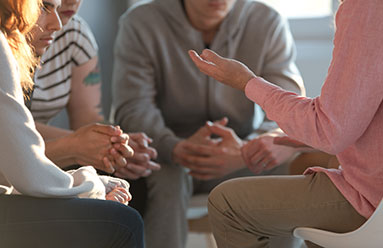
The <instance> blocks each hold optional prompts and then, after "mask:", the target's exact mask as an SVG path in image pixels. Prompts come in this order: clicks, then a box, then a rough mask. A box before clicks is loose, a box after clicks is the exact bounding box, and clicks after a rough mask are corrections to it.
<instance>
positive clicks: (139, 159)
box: [129, 152, 150, 164]
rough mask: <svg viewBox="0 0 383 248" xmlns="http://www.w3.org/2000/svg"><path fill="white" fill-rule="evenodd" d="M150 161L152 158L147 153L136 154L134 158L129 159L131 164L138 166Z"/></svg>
mask: <svg viewBox="0 0 383 248" xmlns="http://www.w3.org/2000/svg"><path fill="white" fill-rule="evenodd" d="M149 161H150V157H149V155H148V154H146V153H140V152H136V153H134V155H133V157H131V158H129V162H134V163H136V164H147V163H149Z"/></svg>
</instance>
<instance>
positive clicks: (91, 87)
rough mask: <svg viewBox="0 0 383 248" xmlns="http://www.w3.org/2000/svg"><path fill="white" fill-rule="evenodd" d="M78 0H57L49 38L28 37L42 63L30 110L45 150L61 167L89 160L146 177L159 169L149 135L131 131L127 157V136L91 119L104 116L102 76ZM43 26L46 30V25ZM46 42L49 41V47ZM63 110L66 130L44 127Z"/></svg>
mask: <svg viewBox="0 0 383 248" xmlns="http://www.w3.org/2000/svg"><path fill="white" fill-rule="evenodd" d="M81 2H82V1H81V0H78V1H72V0H63V1H62V6H61V7H60V8H59V15H60V19H61V22H62V24H63V29H62V30H60V31H58V32H57V33H56V34H55V38H54V39H53V40H47V39H45V34H44V33H39V36H37V35H34V37H33V38H32V45H33V46H34V48H35V53H36V54H37V55H38V56H41V66H40V67H39V68H38V69H37V71H36V74H35V80H34V81H35V88H34V92H33V96H32V104H31V112H32V114H33V117H34V119H35V121H36V122H37V130H38V131H39V132H40V133H41V134H42V136H43V138H44V140H45V143H46V155H47V156H48V157H49V158H50V159H51V160H53V161H54V162H55V163H56V164H57V165H59V166H60V167H61V168H68V166H71V165H75V164H80V165H92V166H94V167H95V168H97V169H100V170H103V171H105V172H108V173H114V174H113V175H115V176H118V177H121V178H126V179H137V178H140V177H145V176H148V175H149V174H151V172H152V170H158V169H159V168H160V166H159V164H157V163H155V162H153V161H151V159H154V158H156V156H157V153H156V150H155V149H153V148H151V147H149V145H148V144H150V143H151V139H150V138H148V137H147V136H146V135H145V134H144V133H130V134H129V141H128V143H129V146H131V147H132V148H133V150H134V156H133V157H131V156H130V152H131V151H128V150H127V149H126V147H125V146H124V145H123V142H124V141H126V140H127V137H128V136H126V135H119V134H120V132H121V131H120V129H119V128H118V127H116V128H115V130H113V129H110V128H108V127H106V126H100V125H97V124H93V123H96V122H103V121H104V118H103V116H102V114H101V111H100V107H99V106H100V105H101V77H100V72H99V69H98V66H97V64H98V56H97V44H96V41H95V39H94V37H93V34H92V32H91V31H90V29H89V27H88V25H87V24H86V22H85V21H84V20H83V19H81V17H79V16H77V15H76V13H77V11H78V9H79V7H80V5H81ZM44 28H45V27H44ZM45 30H46V32H48V33H49V32H50V30H49V26H47V27H46V28H45ZM42 41H45V42H42ZM46 42H48V43H50V46H49V48H48V49H46V46H45V43H46ZM45 50H46V51H45ZM63 109H66V110H67V113H68V117H69V124H70V128H71V130H65V129H62V128H57V127H53V126H48V125H47V124H48V121H50V120H51V119H52V118H53V117H54V116H56V115H57V114H58V113H59V112H60V111H61V110H63ZM135 199H136V198H135ZM137 199H139V198H137ZM133 204H135V202H134V201H133ZM140 204H143V203H140Z"/></svg>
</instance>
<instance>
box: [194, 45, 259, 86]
mask: <svg viewBox="0 0 383 248" xmlns="http://www.w3.org/2000/svg"><path fill="white" fill-rule="evenodd" d="M189 56H190V58H191V59H192V60H193V62H194V64H195V65H196V66H197V67H198V69H199V70H200V71H201V72H203V73H205V74H206V75H208V76H211V77H213V78H214V79H216V80H217V81H219V82H221V83H224V84H226V85H229V86H231V87H233V88H236V89H239V90H244V89H245V86H246V84H247V82H248V81H249V80H250V79H251V78H253V77H256V76H255V74H254V73H253V72H252V71H251V70H250V69H249V68H247V66H246V65H244V64H242V63H241V62H239V61H236V60H234V59H226V58H223V57H221V56H219V55H218V54H216V53H215V52H213V51H212V50H209V49H205V50H203V51H202V54H201V55H198V54H197V53H196V52H195V51H192V50H191V51H189Z"/></svg>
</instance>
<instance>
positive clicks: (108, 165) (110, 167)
mask: <svg viewBox="0 0 383 248" xmlns="http://www.w3.org/2000/svg"><path fill="white" fill-rule="evenodd" d="M102 162H103V164H104V168H103V169H102V170H104V171H105V172H107V173H109V174H113V173H114V172H115V169H114V167H113V164H112V162H111V161H110V159H109V158H108V157H103V158H102Z"/></svg>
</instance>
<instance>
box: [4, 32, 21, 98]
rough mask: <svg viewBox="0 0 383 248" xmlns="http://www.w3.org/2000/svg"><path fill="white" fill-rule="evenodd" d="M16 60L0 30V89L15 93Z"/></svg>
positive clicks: (16, 79) (17, 80)
mask: <svg viewBox="0 0 383 248" xmlns="http://www.w3.org/2000/svg"><path fill="white" fill-rule="evenodd" d="M19 81H20V79H19V76H18V69H17V62H16V60H15V58H14V57H13V54H12V51H11V48H10V47H9V45H8V42H7V39H6V38H5V36H4V34H3V33H2V32H0V90H3V91H4V92H7V93H10V94H12V95H16V91H17V90H16V89H17V88H18V87H17V85H16V82H19Z"/></svg>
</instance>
